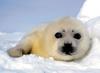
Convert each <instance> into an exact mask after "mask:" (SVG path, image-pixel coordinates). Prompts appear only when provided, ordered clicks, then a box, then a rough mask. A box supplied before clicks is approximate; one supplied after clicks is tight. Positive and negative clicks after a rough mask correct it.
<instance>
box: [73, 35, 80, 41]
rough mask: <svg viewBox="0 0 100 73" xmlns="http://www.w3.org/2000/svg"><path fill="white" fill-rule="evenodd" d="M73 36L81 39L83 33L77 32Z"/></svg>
mask: <svg viewBox="0 0 100 73" xmlns="http://www.w3.org/2000/svg"><path fill="white" fill-rule="evenodd" d="M73 37H74V38H75V39H77V40H79V39H81V34H80V33H75V34H74V35H73Z"/></svg>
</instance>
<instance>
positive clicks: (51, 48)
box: [7, 17, 91, 61]
mask: <svg viewBox="0 0 100 73" xmlns="http://www.w3.org/2000/svg"><path fill="white" fill-rule="evenodd" d="M90 44H91V40H90V37H89V35H88V32H87V30H86V28H85V27H84V26H83V23H82V22H81V21H80V20H78V19H76V18H74V17H64V18H61V19H59V20H55V21H52V22H49V23H48V25H46V26H42V27H39V28H37V29H36V30H32V31H31V32H30V33H28V34H27V35H26V36H24V37H23V38H22V39H21V40H20V41H19V43H18V44H17V45H16V46H15V47H12V48H10V49H8V50H7V52H8V54H9V56H11V57H21V56H22V55H25V54H30V53H31V54H36V55H38V56H42V57H44V58H49V57H53V58H54V59H55V60H62V61H73V60H78V59H81V58H83V57H84V56H85V55H87V54H88V52H89V50H90Z"/></svg>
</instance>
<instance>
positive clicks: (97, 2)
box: [77, 0, 100, 22]
mask: <svg viewBox="0 0 100 73" xmlns="http://www.w3.org/2000/svg"><path fill="white" fill-rule="evenodd" d="M98 16H100V0H85V2H84V4H83V6H82V8H81V9H80V12H79V14H78V16H77V17H78V18H79V19H81V20H82V21H84V22H85V21H88V20H90V19H92V18H96V17H98Z"/></svg>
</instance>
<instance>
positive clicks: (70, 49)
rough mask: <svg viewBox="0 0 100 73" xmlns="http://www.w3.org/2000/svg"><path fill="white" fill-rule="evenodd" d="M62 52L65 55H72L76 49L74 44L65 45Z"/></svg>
mask: <svg viewBox="0 0 100 73" xmlns="http://www.w3.org/2000/svg"><path fill="white" fill-rule="evenodd" d="M61 51H62V52H63V53H64V54H67V55H71V54H72V53H73V52H74V47H73V46H72V43H64V46H63V47H62V48H61Z"/></svg>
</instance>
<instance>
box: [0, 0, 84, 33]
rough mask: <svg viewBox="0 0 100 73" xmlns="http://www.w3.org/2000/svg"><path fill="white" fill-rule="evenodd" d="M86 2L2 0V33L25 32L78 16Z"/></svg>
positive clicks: (0, 9)
mask: <svg viewBox="0 0 100 73" xmlns="http://www.w3.org/2000/svg"><path fill="white" fill-rule="evenodd" d="M84 1H85V0H0V32H24V31H28V30H30V29H32V27H33V26H36V25H38V24H40V23H43V22H45V21H46V22H47V21H51V20H53V19H57V18H60V17H63V16H77V14H78V12H79V10H80V8H81V6H82V5H83V3H84Z"/></svg>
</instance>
